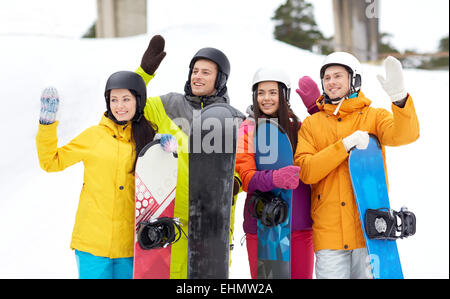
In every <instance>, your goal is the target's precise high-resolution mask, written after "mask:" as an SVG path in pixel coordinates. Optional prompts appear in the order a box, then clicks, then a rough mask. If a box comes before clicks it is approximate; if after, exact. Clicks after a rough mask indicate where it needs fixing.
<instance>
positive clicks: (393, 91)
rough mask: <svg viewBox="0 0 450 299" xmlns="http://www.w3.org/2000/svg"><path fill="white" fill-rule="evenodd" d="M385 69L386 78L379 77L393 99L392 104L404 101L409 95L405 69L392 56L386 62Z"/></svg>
mask: <svg viewBox="0 0 450 299" xmlns="http://www.w3.org/2000/svg"><path fill="white" fill-rule="evenodd" d="M384 68H385V70H386V78H385V77H383V76H382V75H377V78H378V81H380V83H381V86H382V87H383V89H384V90H385V91H386V93H387V94H388V95H389V97H390V98H391V101H392V102H398V101H401V100H404V99H405V98H406V96H407V95H408V93H407V92H406V90H405V84H404V82H403V68H402V64H401V62H400V61H398V60H397V59H396V58H394V57H392V56H388V57H387V58H386V59H385V60H384Z"/></svg>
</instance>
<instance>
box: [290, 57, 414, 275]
mask: <svg viewBox="0 0 450 299" xmlns="http://www.w3.org/2000/svg"><path fill="white" fill-rule="evenodd" d="M384 66H385V69H386V78H384V77H382V76H380V75H379V76H378V80H379V81H380V83H381V85H382V87H383V89H384V90H385V91H386V93H387V94H388V96H389V97H390V99H391V101H392V113H391V112H389V111H387V110H385V109H381V108H378V109H376V108H372V107H370V104H371V101H370V100H369V99H368V98H366V97H365V95H364V94H363V92H362V91H361V79H362V76H361V65H360V63H359V61H358V60H357V59H356V58H355V57H354V56H353V55H351V54H349V53H345V52H335V53H332V54H330V55H328V56H327V57H326V59H325V61H324V63H323V65H322V68H321V70H320V77H321V80H322V89H323V95H322V96H321V97H320V98H319V99H317V101H316V104H317V106H318V108H319V112H317V113H315V114H313V115H311V116H309V117H307V118H306V119H305V121H304V122H303V125H302V127H301V129H300V131H299V134H298V146H297V151H296V154H295V165H297V166H300V168H301V170H300V179H301V180H302V181H303V182H305V183H306V184H311V187H312V190H311V217H312V219H313V241H314V251H315V254H316V266H315V271H316V277H317V278H371V277H372V274H371V270H370V263H369V259H368V255H367V250H366V248H365V247H366V246H365V242H364V236H363V232H362V227H361V223H360V220H359V215H358V209H357V206H356V202H355V198H354V195H353V189H352V185H351V180H350V175H349V171H348V156H349V151H350V150H351V149H352V148H353V147H357V148H359V149H365V148H366V147H367V145H368V143H369V134H373V135H375V136H377V137H378V139H379V141H380V143H381V145H382V152H383V158H384V155H385V149H384V146H385V145H388V146H399V145H404V144H408V143H411V142H413V141H415V140H416V139H417V138H418V137H419V122H418V119H417V115H416V112H415V108H414V104H413V101H412V98H411V96H410V95H409V94H408V93H407V92H406V90H405V87H404V82H403V72H402V67H401V64H400V62H399V61H398V60H397V59H395V58H393V57H388V58H387V59H386V60H385V62H384Z"/></svg>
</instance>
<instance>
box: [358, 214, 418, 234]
mask: <svg viewBox="0 0 450 299" xmlns="http://www.w3.org/2000/svg"><path fill="white" fill-rule="evenodd" d="M364 222H365V227H366V232H367V236H368V237H369V239H374V240H397V239H403V238H407V237H409V236H412V235H414V234H415V233H416V216H415V215H414V213H412V212H410V211H408V209H407V208H406V207H402V208H401V210H400V212H397V211H394V210H392V209H388V208H380V209H376V210H373V209H367V211H366V215H365V217H364Z"/></svg>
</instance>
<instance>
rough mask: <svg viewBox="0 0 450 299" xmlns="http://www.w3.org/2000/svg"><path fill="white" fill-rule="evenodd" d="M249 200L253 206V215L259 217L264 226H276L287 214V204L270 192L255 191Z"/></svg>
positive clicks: (284, 219)
mask: <svg viewBox="0 0 450 299" xmlns="http://www.w3.org/2000/svg"><path fill="white" fill-rule="evenodd" d="M250 202H251V203H252V204H251V206H252V207H253V213H251V214H252V215H253V217H255V218H257V219H259V220H260V221H261V223H262V224H263V225H264V226H267V227H273V226H277V225H279V224H281V223H283V222H284V221H286V218H287V216H288V214H289V206H288V204H287V203H286V201H284V200H283V199H281V198H279V197H277V196H275V195H274V194H273V193H272V192H260V191H258V190H257V191H255V193H254V194H253V196H252V198H251V200H250Z"/></svg>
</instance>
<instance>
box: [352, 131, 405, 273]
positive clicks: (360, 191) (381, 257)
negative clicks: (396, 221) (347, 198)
mask: <svg viewBox="0 0 450 299" xmlns="http://www.w3.org/2000/svg"><path fill="white" fill-rule="evenodd" d="M348 165H349V170H350V177H351V180H352V185H353V192H354V194H355V200H356V204H357V206H358V212H359V218H360V221H361V225H362V228H363V232H364V239H365V241H366V247H367V251H368V254H369V258H370V264H371V269H372V275H373V278H377V279H379V278H382V279H385V278H391V279H402V278H403V272H402V266H401V264H400V257H399V254H398V250H397V243H396V241H395V240H376V239H369V238H368V236H367V232H366V229H365V227H364V223H365V221H364V217H365V215H366V211H367V209H379V208H388V209H390V205H389V196H388V190H387V185H386V174H385V170H384V162H383V156H382V152H381V146H380V143H379V141H378V139H377V138H376V137H375V136H373V135H370V140H369V146H368V147H367V149H365V150H358V149H356V148H354V149H353V150H352V151H351V152H350V157H349V160H348Z"/></svg>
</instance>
